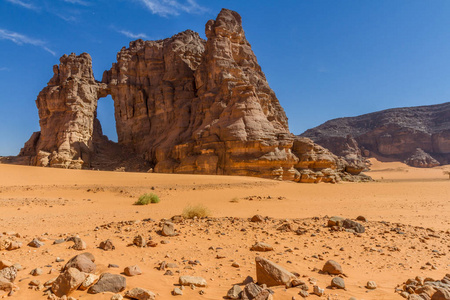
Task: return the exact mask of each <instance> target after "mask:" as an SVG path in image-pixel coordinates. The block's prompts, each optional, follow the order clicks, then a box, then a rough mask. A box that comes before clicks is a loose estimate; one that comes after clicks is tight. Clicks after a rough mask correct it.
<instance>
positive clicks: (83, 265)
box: [64, 252, 97, 273]
mask: <svg viewBox="0 0 450 300" xmlns="http://www.w3.org/2000/svg"><path fill="white" fill-rule="evenodd" d="M94 261H95V258H94V257H93V255H92V254H90V253H89V252H86V253H82V254H79V255H76V256H74V257H72V258H71V259H70V260H69V261H68V262H67V263H66V265H65V266H64V270H67V269H69V268H76V269H78V270H80V271H81V272H84V273H94V272H95V269H96V268H97V266H96V265H95V263H94Z"/></svg>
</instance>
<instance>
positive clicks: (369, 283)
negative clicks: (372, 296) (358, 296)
mask: <svg viewBox="0 0 450 300" xmlns="http://www.w3.org/2000/svg"><path fill="white" fill-rule="evenodd" d="M366 288H368V289H369V290H374V289H376V288H377V284H376V283H375V281H367V284H366Z"/></svg>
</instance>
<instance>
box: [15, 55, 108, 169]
mask: <svg viewBox="0 0 450 300" xmlns="http://www.w3.org/2000/svg"><path fill="white" fill-rule="evenodd" d="M53 73H54V75H53V78H52V79H51V80H50V81H49V83H48V86H47V87H45V88H44V89H43V90H42V91H41V92H40V93H39V95H38V98H37V100H36V105H37V107H38V110H39V119H40V121H39V123H40V126H41V131H40V132H35V133H33V135H32V136H31V138H30V139H29V140H28V142H26V143H25V146H24V148H23V149H22V151H21V153H20V155H22V156H27V155H28V156H32V157H33V161H32V162H31V164H33V165H37V166H51V167H62V168H78V169H79V168H81V167H82V165H83V164H89V162H90V155H91V153H92V150H93V145H92V137H93V134H94V119H96V110H97V100H98V99H99V98H100V97H102V96H105V95H106V94H104V93H105V87H106V85H104V84H101V83H98V82H96V81H95V79H94V75H93V72H92V62H91V57H90V56H89V54H87V53H83V54H81V55H79V56H76V55H75V54H73V53H72V54H71V55H69V56H67V55H64V56H63V57H61V59H60V65H59V67H58V66H57V65H55V66H54V67H53Z"/></svg>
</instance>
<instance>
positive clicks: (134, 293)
mask: <svg viewBox="0 0 450 300" xmlns="http://www.w3.org/2000/svg"><path fill="white" fill-rule="evenodd" d="M125 297H128V298H131V299H137V300H154V299H155V298H156V295H155V294H154V293H153V292H151V291H149V290H145V289H142V288H134V289H132V290H129V291H127V292H126V293H125Z"/></svg>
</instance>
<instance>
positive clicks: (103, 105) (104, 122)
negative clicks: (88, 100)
mask: <svg viewBox="0 0 450 300" xmlns="http://www.w3.org/2000/svg"><path fill="white" fill-rule="evenodd" d="M97 119H98V120H99V121H100V125H101V128H102V132H103V135H106V136H107V137H108V139H109V140H110V141H112V142H115V143H117V141H118V137H117V128H116V118H115V116H114V100H113V99H112V97H111V95H108V96H106V97H104V98H100V99H98V103H97Z"/></svg>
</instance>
